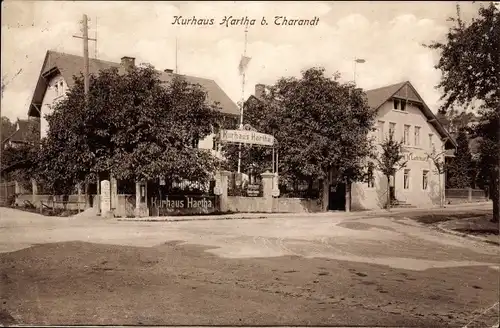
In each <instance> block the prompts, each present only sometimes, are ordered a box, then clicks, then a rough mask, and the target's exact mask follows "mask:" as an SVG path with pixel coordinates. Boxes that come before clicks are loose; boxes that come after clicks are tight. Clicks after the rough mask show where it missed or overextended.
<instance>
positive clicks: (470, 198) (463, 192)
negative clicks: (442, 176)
mask: <svg viewBox="0 0 500 328" xmlns="http://www.w3.org/2000/svg"><path fill="white" fill-rule="evenodd" d="M444 195H445V199H446V203H448V204H456V203H474V202H484V201H487V200H488V195H487V193H486V191H484V190H482V189H472V188H467V189H445V191H444Z"/></svg>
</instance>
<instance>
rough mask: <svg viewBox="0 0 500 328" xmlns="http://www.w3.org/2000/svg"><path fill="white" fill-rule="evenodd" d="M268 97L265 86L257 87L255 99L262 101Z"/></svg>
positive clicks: (258, 85)
mask: <svg viewBox="0 0 500 328" xmlns="http://www.w3.org/2000/svg"><path fill="white" fill-rule="evenodd" d="M265 95H266V86H265V85H264V84H256V85H255V97H257V99H262V98H264V96H265Z"/></svg>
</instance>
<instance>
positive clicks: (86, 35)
mask: <svg viewBox="0 0 500 328" xmlns="http://www.w3.org/2000/svg"><path fill="white" fill-rule="evenodd" d="M88 21H89V19H88V18H87V15H86V14H83V20H82V33H83V36H78V35H73V37H74V38H78V39H83V77H84V91H85V100H84V101H85V108H87V105H88V93H89V84H90V80H89V78H90V77H89V75H90V70H89V40H91V41H95V42H96V44H97V32H96V38H95V39H91V38H89V25H88ZM96 51H97V50H96ZM96 53H97V52H96ZM88 189H89V186H88V183H85V198H86V200H85V207H86V208H88V207H90V199H89V195H88ZM99 189H100V188H99V178H97V194H98V195H100V190H99ZM99 201H100V197H99ZM98 208H99V209H100V206H99V207H98Z"/></svg>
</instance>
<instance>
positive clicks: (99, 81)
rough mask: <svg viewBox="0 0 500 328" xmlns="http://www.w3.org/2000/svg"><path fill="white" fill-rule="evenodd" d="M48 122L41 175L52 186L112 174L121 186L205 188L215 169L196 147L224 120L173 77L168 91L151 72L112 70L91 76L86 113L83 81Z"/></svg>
mask: <svg viewBox="0 0 500 328" xmlns="http://www.w3.org/2000/svg"><path fill="white" fill-rule="evenodd" d="M74 79H75V83H74V86H73V87H72V88H71V89H70V90H69V91H68V93H67V97H65V98H64V99H63V100H61V101H60V102H58V103H57V104H56V105H55V106H54V111H53V113H52V114H50V115H48V116H47V121H48V123H49V131H48V134H47V138H46V139H45V140H43V143H42V152H41V156H40V163H39V175H40V178H41V179H42V180H44V181H45V182H50V183H51V184H52V185H53V186H54V187H56V186H57V187H60V186H61V185H64V184H69V185H71V184H72V183H75V182H81V181H84V180H85V179H87V181H88V180H91V179H95V177H96V176H97V175H99V176H103V175H104V176H106V175H107V174H109V173H111V174H113V175H114V176H116V177H117V178H118V179H129V180H148V179H156V178H158V177H163V178H165V179H167V180H172V181H179V180H181V179H190V180H193V181H205V180H206V179H208V178H209V176H210V174H211V172H213V170H214V168H215V165H216V164H217V162H216V160H215V158H214V157H213V156H212V155H211V154H210V153H209V152H208V151H206V150H202V149H198V148H197V147H193V145H195V142H196V141H197V140H200V139H202V138H204V137H206V136H207V135H209V134H210V133H211V132H212V130H213V129H214V128H217V127H218V124H219V122H220V119H221V114H220V111H219V107H218V105H216V104H208V102H207V95H206V92H205V91H204V90H203V89H202V88H201V87H200V86H199V85H193V84H189V83H187V82H186V81H185V80H184V79H183V78H182V77H179V76H176V77H175V78H174V79H173V80H172V81H171V82H170V83H168V84H165V83H163V82H162V81H161V80H160V78H159V73H158V72H157V71H156V70H155V69H154V68H153V67H151V66H144V67H136V68H134V69H133V70H131V71H129V72H128V73H127V74H120V72H119V71H118V70H117V69H116V68H112V69H108V70H104V71H101V72H100V73H99V75H97V76H96V75H91V76H90V89H89V94H88V98H87V104H88V105H87V106H85V95H84V81H83V76H77V77H74Z"/></svg>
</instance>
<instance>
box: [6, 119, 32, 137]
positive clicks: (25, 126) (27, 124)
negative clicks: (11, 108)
mask: <svg viewBox="0 0 500 328" xmlns="http://www.w3.org/2000/svg"><path fill="white" fill-rule="evenodd" d="M36 124H37V123H36V122H34V121H30V120H19V119H18V120H17V123H16V131H14V132H13V133H12V134H11V135H10V136H8V137H7V138H5V140H4V141H3V142H9V141H10V142H17V143H28V142H29V141H30V140H29V138H30V136H32V134H31V133H32V132H33V128H36Z"/></svg>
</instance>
